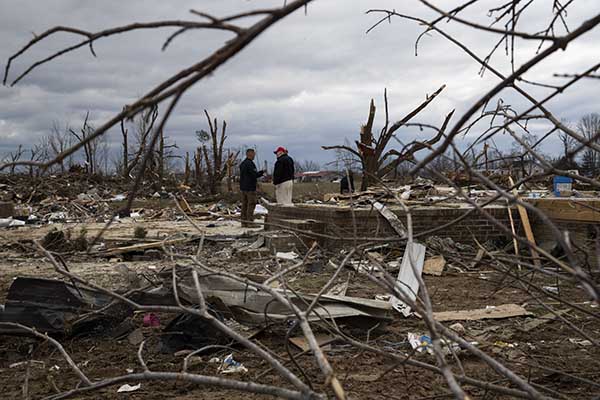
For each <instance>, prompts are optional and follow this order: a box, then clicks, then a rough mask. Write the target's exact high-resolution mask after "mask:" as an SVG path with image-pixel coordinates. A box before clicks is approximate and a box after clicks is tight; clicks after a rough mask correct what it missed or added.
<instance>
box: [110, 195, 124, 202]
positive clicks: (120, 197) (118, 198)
mask: <svg viewBox="0 0 600 400" xmlns="http://www.w3.org/2000/svg"><path fill="white" fill-rule="evenodd" d="M126 198H127V196H125V195H124V194H118V195H116V196H115V197H113V198H112V199H111V200H112V201H123V200H125V199H126Z"/></svg>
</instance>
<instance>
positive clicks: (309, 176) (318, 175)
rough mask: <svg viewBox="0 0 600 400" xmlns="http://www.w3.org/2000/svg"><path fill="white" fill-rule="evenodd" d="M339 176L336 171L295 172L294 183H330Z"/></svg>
mask: <svg viewBox="0 0 600 400" xmlns="http://www.w3.org/2000/svg"><path fill="white" fill-rule="evenodd" d="M339 176H340V174H339V172H337V171H306V172H297V173H296V175H295V179H296V182H332V181H334V180H336V179H338V178H339Z"/></svg>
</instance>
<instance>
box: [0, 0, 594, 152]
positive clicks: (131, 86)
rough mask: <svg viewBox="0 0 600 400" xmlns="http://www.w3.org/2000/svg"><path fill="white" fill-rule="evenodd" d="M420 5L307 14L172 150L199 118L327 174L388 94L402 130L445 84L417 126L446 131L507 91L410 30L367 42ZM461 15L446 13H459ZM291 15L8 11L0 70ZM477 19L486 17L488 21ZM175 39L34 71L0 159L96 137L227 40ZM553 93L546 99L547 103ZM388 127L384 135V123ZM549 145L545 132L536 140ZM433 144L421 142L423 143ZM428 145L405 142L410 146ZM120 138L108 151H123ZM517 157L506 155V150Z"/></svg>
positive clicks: (152, 6)
mask: <svg viewBox="0 0 600 400" xmlns="http://www.w3.org/2000/svg"><path fill="white" fill-rule="evenodd" d="M417 3H418V2H416V1H406V2H398V1H392V0H360V1H352V2H349V1H343V0H329V1H324V0H321V1H315V2H314V3H313V4H312V5H311V6H310V7H309V10H308V15H307V16H305V15H304V13H303V12H301V11H300V12H298V13H296V14H295V15H292V16H290V17H289V18H288V19H287V20H285V21H283V22H282V23H280V24H278V25H276V26H274V27H272V28H271V29H270V30H269V31H267V32H266V33H265V34H264V35H262V36H261V37H259V38H258V40H256V41H255V42H254V43H252V44H251V45H250V46H249V47H248V48H246V49H245V50H244V51H243V52H242V53H241V54H239V55H238V56H237V57H236V58H234V59H233V60H230V61H229V62H228V63H227V64H225V65H224V66H222V67H221V68H220V69H219V70H217V71H216V72H215V73H214V74H213V75H212V76H210V77H208V79H205V80H204V81H202V82H200V83H199V84H198V85H196V86H195V87H194V88H193V89H192V90H190V91H189V92H188V93H187V94H186V96H185V97H184V98H183V100H182V101H181V103H180V106H179V107H178V109H177V112H176V114H175V115H174V116H173V117H172V119H171V120H170V122H169V124H168V127H167V132H168V136H169V137H170V138H171V139H173V140H175V141H176V142H177V143H178V145H179V146H180V149H181V150H182V151H184V150H191V149H192V148H193V146H195V138H194V132H195V131H196V130H199V129H204V128H205V127H206V121H205V117H204V114H203V109H205V108H206V109H208V110H209V111H210V113H211V115H213V116H214V117H217V118H219V120H221V119H223V118H225V119H226V120H227V121H228V126H229V128H228V131H229V140H230V143H229V144H230V145H231V146H235V147H240V146H244V145H251V146H257V147H258V149H259V155H260V156H261V157H262V159H265V158H266V159H268V160H271V159H272V154H270V150H271V149H272V148H273V147H275V146H278V145H285V146H287V147H289V148H290V149H291V151H292V153H293V154H294V156H295V157H296V158H298V159H312V160H317V161H321V162H325V161H327V160H330V159H331V158H332V155H331V154H329V153H327V152H325V151H322V150H320V146H321V145H325V144H338V143H342V142H343V141H344V139H345V138H350V139H353V138H354V136H355V135H356V132H357V131H358V128H359V126H360V124H361V123H362V122H363V121H364V119H365V118H366V113H367V107H368V102H369V100H370V99H371V98H374V99H375V100H376V103H377V105H378V109H379V110H380V111H381V110H382V106H383V104H382V103H383V101H382V95H383V89H384V88H387V89H388V97H389V101H390V115H391V118H392V119H397V118H400V117H402V116H403V115H404V114H405V113H407V112H409V111H410V110H411V108H412V107H414V106H416V105H417V104H419V103H420V102H421V101H422V100H423V99H424V97H425V95H426V94H427V93H431V92H433V91H434V90H436V89H437V88H438V87H439V86H441V85H442V84H447V86H448V87H447V89H446V90H445V91H444V92H443V94H442V95H441V96H440V97H439V98H438V99H436V100H435V102H433V103H432V104H431V106H430V107H429V108H428V109H427V110H426V112H425V113H423V115H422V116H421V117H420V121H422V122H429V123H436V124H439V123H440V122H441V121H442V119H443V117H444V115H445V114H447V113H448V112H449V111H450V110H451V109H454V108H456V109H457V113H460V112H461V111H464V110H466V109H467V108H468V107H469V106H470V105H471V104H472V103H473V102H474V101H476V100H477V99H478V97H479V96H481V95H482V94H483V93H484V92H485V91H486V90H488V89H489V88H491V87H493V85H494V84H495V83H497V79H496V78H495V77H493V76H492V74H491V73H489V72H488V73H486V74H485V76H484V77H483V78H481V77H479V76H478V75H477V72H478V70H479V67H478V65H477V64H476V63H474V62H473V61H472V60H471V59H470V58H469V57H468V56H467V55H465V54H464V53H462V52H461V51H460V50H458V49H457V48H456V47H455V46H454V45H452V44H450V43H448V42H447V41H445V40H444V39H442V38H440V37H439V36H437V35H432V36H431V37H425V38H424V39H423V40H422V42H421V45H420V48H419V56H418V57H415V55H414V40H415V39H416V37H417V35H418V34H419V33H420V32H421V30H420V29H421V28H420V27H419V26H417V25H415V24H413V23H410V22H407V21H400V20H395V21H393V23H392V24H387V23H386V24H382V26H380V27H379V28H378V29H376V30H375V31H373V32H372V33H370V34H369V35H365V30H366V29H367V28H368V27H369V26H370V25H371V24H372V23H373V22H374V21H376V20H377V17H376V16H373V15H365V14H364V12H365V11H366V10H367V9H369V8H372V7H377V8H395V9H396V10H397V11H402V12H406V13H411V12H412V13H418V14H421V15H424V16H427V15H432V14H431V13H430V12H428V11H426V10H423V9H422V8H420V6H418V4H417ZM451 3H453V2H449V1H446V2H440V4H442V5H445V7H446V8H449V7H450V5H449V4H451ZM280 4H281V1H266V2H265V1H261V2H251V1H221V0H212V1H177V2H166V1H159V0H150V1H148V0H147V1H127V2H125V1H116V0H108V1H102V2H81V1H78V0H51V1H44V2H39V1H35V0H1V1H0V60H2V61H5V60H6V59H7V58H8V56H9V55H10V54H11V53H13V52H14V51H16V50H17V49H18V48H20V47H21V46H22V45H23V44H24V43H25V42H26V41H27V40H29V39H30V38H31V32H36V33H40V32H42V31H44V30H45V29H47V28H48V27H51V26H54V25H58V24H60V25H69V26H75V27H81V28H83V29H87V30H99V29H104V28H107V27H113V26H116V25H119V24H125V23H129V22H132V21H153V20H159V19H165V18H168V19H183V18H185V19H189V18H194V17H192V16H190V15H189V14H188V10H189V9H190V8H196V9H202V10H205V11H208V12H211V13H214V14H217V15H226V14H229V13H231V12H234V11H237V10H240V9H251V8H254V7H265V6H268V5H280ZM594 9H596V10H597V9H598V3H597V1H595V0H578V1H577V2H576V4H575V6H574V7H573V9H572V11H571V12H570V14H569V21H570V22H571V23H572V24H573V26H575V25H576V24H577V23H579V22H581V21H582V20H583V19H585V18H586V17H587V16H589V15H591V14H592V12H591V11H590V10H594ZM549 10H550V6H549V5H546V6H544V2H540V8H538V9H535V10H534V11H532V14H531V15H530V18H528V20H527V21H528V23H529V24H530V25H529V26H527V27H526V28H527V29H525V27H522V28H521V29H523V30H527V31H534V30H535V28H538V27H541V24H542V23H543V22H544V21H545V20H546V17H547V13H548V11H549ZM480 11H482V10H478V14H475V13H474V14H472V15H471V17H473V18H475V17H481V16H482V15H485V12H480ZM170 32H172V31H169V30H160V31H146V32H136V33H131V34H125V35H121V36H119V37H115V38H110V39H106V40H101V41H98V42H97V43H96V45H95V48H96V51H97V53H98V58H94V57H92V56H91V55H90V53H89V51H88V50H87V49H80V50H78V51H77V52H75V53H72V54H69V55H66V56H64V57H62V58H59V59H57V60H55V61H53V62H52V63H50V64H47V65H45V66H43V67H41V68H40V69H38V70H36V71H35V72H34V73H32V74H31V75H30V76H28V77H27V78H26V79H24V80H23V81H22V82H21V83H19V84H18V85H17V86H15V87H12V88H7V87H2V88H0V153H1V152H3V151H4V150H6V149H8V148H11V147H14V146H16V145H17V144H20V143H22V144H24V145H25V146H28V145H30V144H31V143H33V142H35V141H36V139H37V138H38V137H40V136H42V135H44V134H47V133H48V132H49V130H50V127H51V126H52V124H53V122H54V121H60V122H61V124H63V125H64V124H67V123H68V124H71V125H72V126H77V125H78V124H80V123H81V121H82V119H83V117H84V116H85V114H86V112H87V111H88V110H89V111H90V113H91V121H92V123H93V124H96V125H99V124H100V123H102V122H103V121H104V120H106V119H107V118H110V117H111V116H112V115H114V114H115V113H117V112H118V111H119V110H120V109H121V108H122V107H123V105H125V104H127V103H130V102H132V101H133V100H134V99H135V98H136V97H137V96H140V95H142V94H143V93H145V92H146V91H148V90H149V89H150V88H151V87H152V86H154V85H156V84H158V83H160V82H162V81H163V80H165V79H166V78H168V77H169V76H170V75H171V74H173V73H176V72H177V71H179V70H181V69H182V68H184V67H186V66H188V65H190V64H192V63H194V62H197V61H198V60H199V59H201V58H202V57H204V56H206V55H207V54H210V52H211V51H213V50H214V49H215V48H217V47H218V46H219V45H220V44H221V43H222V42H223V41H224V40H227V39H228V38H230V36H229V35H228V34H225V33H215V32H190V33H188V34H186V35H183V36H181V37H180V38H179V39H177V40H176V41H175V42H174V43H173V44H172V45H171V46H170V48H169V49H168V50H167V51H166V52H162V51H161V50H160V47H161V45H162V43H163V41H164V39H165V38H166V37H167V36H168V35H169V33H170ZM451 33H452V34H453V35H455V36H456V37H457V38H459V39H462V40H464V41H466V42H467V43H469V44H470V45H471V46H472V48H473V49H474V50H475V51H476V52H477V53H478V54H479V55H480V56H485V54H486V53H487V51H488V50H489V48H490V47H491V46H492V44H493V40H492V39H493V38H494V36H493V35H488V34H483V33H477V34H473V33H472V31H471V30H469V29H465V28H464V27H455V28H451ZM598 38H599V35H598V33H597V32H592V33H591V34H588V35H586V36H585V37H583V38H582V40H581V41H580V42H578V43H575V44H574V45H573V46H570V47H569V48H568V50H567V52H566V53H560V54H557V55H556V56H553V57H552V58H551V59H549V60H548V61H547V62H546V63H544V64H543V65H541V66H539V67H537V68H536V69H535V71H532V74H530V75H533V74H535V76H536V77H537V78H538V79H541V80H543V81H546V82H558V81H559V80H557V78H553V77H552V74H553V73H554V72H573V71H581V70H583V69H585V68H587V67H589V66H590V65H591V64H592V63H594V62H596V60H592V55H594V56H596V55H597V43H598V42H597V40H598ZM74 40H77V39H76V38H74V37H73V36H71V35H66V34H63V35H59V36H56V37H55V38H52V39H50V40H49V41H47V42H44V43H41V44H40V45H39V46H36V47H35V48H34V49H33V50H32V51H31V52H30V53H28V54H26V56H25V57H24V58H23V59H22V60H20V61H19V62H17V63H15V65H14V69H13V72H12V74H11V76H12V77H15V76H16V74H17V73H18V72H20V71H22V70H23V68H24V67H25V66H26V65H27V64H28V63H30V62H31V61H33V60H35V59H38V58H40V57H43V56H45V55H47V54H50V53H51V52H52V51H53V50H56V49H58V48H60V47H61V46H64V45H65V44H68V43H73V41H74ZM534 52H535V46H534V45H533V44H529V43H523V47H520V50H519V51H518V53H517V61H518V63H522V62H524V61H526V60H527V59H528V58H529V57H531V56H532V55H533V54H534ZM494 60H495V62H497V63H499V65H501V68H502V71H503V72H504V73H509V72H510V66H509V65H508V63H507V60H506V59H505V58H504V57H503V55H502V54H501V53H498V54H497V55H496V56H495V58H494ZM543 93H544V92H543V91H539V90H537V91H536V94H538V95H539V96H542V95H543ZM594 96H595V95H594V85H593V84H591V83H589V82H587V83H585V84H578V85H576V86H575V87H573V89H571V90H569V91H568V92H567V93H565V95H564V97H562V98H561V100H560V101H556V102H552V103H551V106H552V110H553V111H554V112H555V113H556V115H557V116H559V117H561V118H569V119H577V118H578V117H579V116H581V115H582V114H584V113H587V112H591V111H599V108H600V107H599V106H598V102H597V100H596V99H595V97H594ZM502 97H503V98H504V99H505V100H506V101H509V100H510V101H512V102H514V103H515V104H517V105H519V106H521V107H523V106H527V103H526V101H523V100H522V99H520V98H518V97H517V96H514V95H510V94H503V95H502ZM382 119H383V114H382V113H380V114H379V119H378V124H377V125H378V126H381V124H382V123H383V121H382ZM535 129H536V131H539V132H543V130H544V129H545V126H543V125H540V126H535ZM424 135H425V136H424ZM426 135H427V133H423V132H419V131H417V130H411V129H406V130H405V131H402V132H400V134H399V137H400V139H401V140H403V141H406V142H408V141H410V140H411V139H413V138H415V137H417V136H420V137H426ZM118 136H119V134H118V132H117V130H114V131H113V132H111V136H110V138H111V139H110V140H111V141H112V142H114V143H117V142H118V141H119V138H118ZM507 143H508V141H507Z"/></svg>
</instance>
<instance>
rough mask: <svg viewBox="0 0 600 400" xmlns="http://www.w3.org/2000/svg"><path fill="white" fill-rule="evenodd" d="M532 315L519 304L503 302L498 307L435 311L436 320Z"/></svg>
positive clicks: (475, 319)
mask: <svg viewBox="0 0 600 400" xmlns="http://www.w3.org/2000/svg"><path fill="white" fill-rule="evenodd" d="M525 315H532V313H530V312H529V311H527V310H525V309H524V308H523V307H521V306H519V305H517V304H502V305H500V306H496V307H490V308H481V309H475V310H459V311H442V312H434V313H433V318H435V320H436V321H439V322H444V321H477V320H480V319H501V318H510V317H521V316H525Z"/></svg>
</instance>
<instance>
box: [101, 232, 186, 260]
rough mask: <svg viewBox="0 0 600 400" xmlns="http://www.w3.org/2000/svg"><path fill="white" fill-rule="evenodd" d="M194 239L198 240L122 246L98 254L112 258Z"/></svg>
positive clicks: (177, 240) (175, 240)
mask: <svg viewBox="0 0 600 400" xmlns="http://www.w3.org/2000/svg"><path fill="white" fill-rule="evenodd" d="M196 239H198V237H188V238H180V239H171V240H165V241H162V240H161V241H159V242H152V243H142V244H134V245H131V246H123V247H117V248H115V249H108V250H106V251H104V252H101V253H99V254H100V255H102V256H113V255H117V254H123V253H129V252H131V251H143V250H148V249H157V248H161V247H162V246H163V244H164V245H165V246H168V245H171V244H177V243H186V242H191V241H194V240H196Z"/></svg>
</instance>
